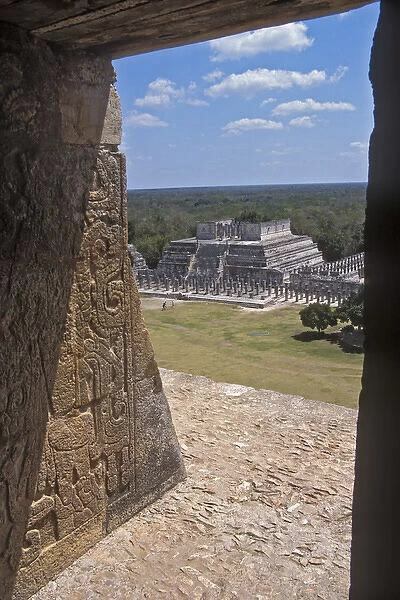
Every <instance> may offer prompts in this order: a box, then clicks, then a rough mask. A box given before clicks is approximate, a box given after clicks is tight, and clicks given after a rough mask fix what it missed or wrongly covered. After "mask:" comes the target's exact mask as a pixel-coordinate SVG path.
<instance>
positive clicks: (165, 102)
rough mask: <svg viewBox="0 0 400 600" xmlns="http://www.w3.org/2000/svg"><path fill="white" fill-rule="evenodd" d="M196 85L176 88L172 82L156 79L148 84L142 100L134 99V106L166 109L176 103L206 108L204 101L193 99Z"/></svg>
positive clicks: (193, 83) (191, 84) (206, 103)
mask: <svg viewBox="0 0 400 600" xmlns="http://www.w3.org/2000/svg"><path fill="white" fill-rule="evenodd" d="M196 90H197V84H196V83H195V82H194V81H191V82H190V83H189V85H188V87H187V88H186V89H185V88H184V87H180V88H178V87H177V85H176V83H175V82H174V81H171V80H170V79H163V78H162V77H158V78H157V79H155V80H154V81H151V82H150V83H149V86H148V89H147V92H146V94H145V96H144V97H143V98H136V100H135V105H136V106H140V107H142V108H143V107H149V108H166V107H169V106H172V105H173V104H175V103H176V102H180V103H183V104H188V105H189V106H208V102H206V101H205V100H199V99H198V98H195V97H194V94H195V92H196Z"/></svg>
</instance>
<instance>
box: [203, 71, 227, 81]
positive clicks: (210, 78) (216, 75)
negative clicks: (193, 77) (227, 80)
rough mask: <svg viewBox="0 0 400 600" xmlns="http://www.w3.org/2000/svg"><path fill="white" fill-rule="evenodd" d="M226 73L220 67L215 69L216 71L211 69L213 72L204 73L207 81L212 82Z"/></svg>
mask: <svg viewBox="0 0 400 600" xmlns="http://www.w3.org/2000/svg"><path fill="white" fill-rule="evenodd" d="M224 75H225V73H224V72H223V71H221V70H220V69H215V70H214V71H211V73H207V75H203V79H204V81H206V82H207V83H212V82H213V81H218V79H221V78H222V77H223V76H224Z"/></svg>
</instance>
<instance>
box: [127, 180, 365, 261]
mask: <svg viewBox="0 0 400 600" xmlns="http://www.w3.org/2000/svg"><path fill="white" fill-rule="evenodd" d="M365 192H366V184H363V183H352V184H324V185H317V184H315V185H276V186H250V187H222V188H215V187H214V188H176V189H165V190H129V191H128V219H129V241H130V243H132V244H135V246H136V247H137V249H138V250H139V252H141V253H142V254H143V256H144V257H145V259H146V262H147V264H148V265H149V266H150V267H155V266H157V264H158V261H159V260H160V257H161V254H162V251H163V249H164V247H165V246H166V245H167V244H168V242H169V241H170V240H173V239H175V240H176V239H180V238H185V237H191V236H194V235H195V232H196V223H197V222H199V221H210V220H214V219H222V218H237V219H239V220H242V221H269V220H271V219H283V218H290V219H291V223H292V231H293V233H296V234H303V235H309V236H311V237H312V238H313V240H314V241H315V242H317V243H318V247H319V249H320V250H321V251H322V252H323V255H324V258H325V260H327V261H332V260H337V259H339V258H343V257H344V256H348V255H349V254H354V253H357V252H361V251H362V250H363V249H364V237H363V231H364V219H365Z"/></svg>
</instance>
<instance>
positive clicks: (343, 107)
mask: <svg viewBox="0 0 400 600" xmlns="http://www.w3.org/2000/svg"><path fill="white" fill-rule="evenodd" d="M353 110H356V107H355V106H354V105H353V104H350V102H318V101H317V100H313V99H312V98H307V99H306V100H292V101H291V102H283V103H282V104H278V106H276V107H275V108H274V110H273V111H272V114H274V115H289V114H291V113H307V112H322V111H353Z"/></svg>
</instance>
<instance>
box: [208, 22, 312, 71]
mask: <svg viewBox="0 0 400 600" xmlns="http://www.w3.org/2000/svg"><path fill="white" fill-rule="evenodd" d="M307 31H308V27H307V25H305V24H304V23H288V24H287V25H280V26H279V27H267V28H265V29H258V30H257V31H248V32H246V33H239V34H238V35H232V36H229V37H224V38H221V39H218V40H212V41H211V42H210V47H211V49H212V50H213V56H212V57H211V60H212V61H213V62H221V61H223V60H232V59H238V58H242V57H243V56H256V55H257V54H261V53H264V52H277V51H282V50H297V51H300V50H304V49H305V48H309V47H310V46H311V45H312V44H313V42H314V40H313V39H312V38H310V37H309V36H308V34H307Z"/></svg>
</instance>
